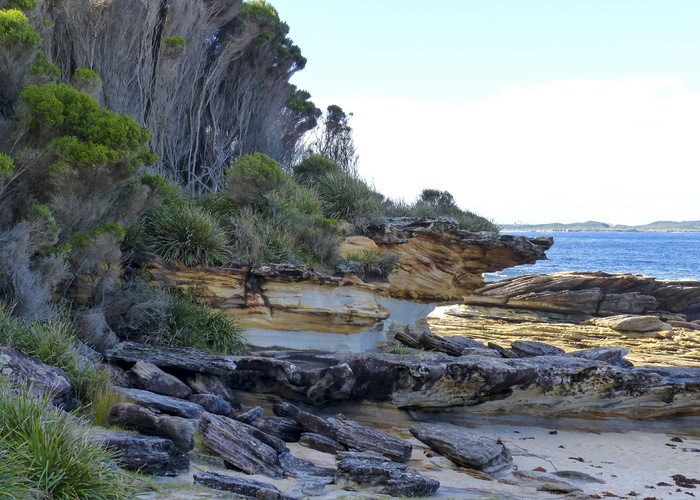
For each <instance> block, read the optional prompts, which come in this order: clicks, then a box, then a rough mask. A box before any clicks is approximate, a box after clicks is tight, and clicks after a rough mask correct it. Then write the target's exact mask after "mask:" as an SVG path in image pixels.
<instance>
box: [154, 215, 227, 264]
mask: <svg viewBox="0 0 700 500" xmlns="http://www.w3.org/2000/svg"><path fill="white" fill-rule="evenodd" d="M142 234H143V237H144V239H145V243H146V247H147V248H148V249H150V250H151V251H153V252H154V253H156V254H158V255H160V256H161V257H163V258H164V259H166V260H178V261H180V262H182V263H184V264H185V265H187V266H190V267H192V266H196V265H198V264H204V265H209V266H213V265H219V264H223V263H226V262H228V261H229V260H230V257H231V252H230V248H229V237H228V234H227V232H226V230H225V229H224V228H223V227H222V226H221V225H220V224H219V222H218V221H217V220H216V218H215V217H214V216H213V215H212V214H211V213H210V212H209V211H207V210H205V209H203V208H200V207H197V206H195V205H193V204H191V203H183V204H168V205H162V206H160V207H159V208H157V209H155V210H153V211H151V212H149V213H148V214H147V215H146V217H145V219H144V221H143V232H142Z"/></svg>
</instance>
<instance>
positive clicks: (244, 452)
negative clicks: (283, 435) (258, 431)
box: [199, 413, 284, 478]
mask: <svg viewBox="0 0 700 500" xmlns="http://www.w3.org/2000/svg"><path fill="white" fill-rule="evenodd" d="M243 425H244V424H242V423H240V422H237V421H235V420H233V419H230V418H228V417H223V416H221V415H212V414H211V413H204V414H203V415H202V419H201V421H200V424H199V430H200V433H201V435H202V439H203V440H204V444H205V445H206V446H207V447H208V448H209V449H211V450H212V451H213V452H214V453H216V454H217V455H219V456H220V457H221V458H223V459H224V460H225V461H226V462H228V463H229V464H230V465H231V466H233V467H235V468H236V469H239V470H241V471H243V472H245V473H247V474H263V475H265V476H269V477H274V478H281V477H282V475H283V472H284V471H283V470H282V467H281V466H280V463H279V459H278V458H277V452H276V451H275V450H274V449H272V448H271V447H269V446H268V445H266V444H264V443H263V442H261V441H260V440H259V439H256V438H254V437H252V436H251V435H250V434H248V433H247V432H246V430H245V429H244V428H243Z"/></svg>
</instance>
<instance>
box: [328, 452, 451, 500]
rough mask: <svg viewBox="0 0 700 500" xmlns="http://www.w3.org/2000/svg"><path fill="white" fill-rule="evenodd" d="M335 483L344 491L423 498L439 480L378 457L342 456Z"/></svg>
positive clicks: (434, 487)
mask: <svg viewBox="0 0 700 500" xmlns="http://www.w3.org/2000/svg"><path fill="white" fill-rule="evenodd" d="M337 469H338V470H337V472H336V474H335V484H337V485H338V486H340V487H341V488H343V489H346V490H353V491H371V492H376V493H379V494H381V495H389V496H392V497H426V496H430V495H433V494H434V493H435V492H436V491H437V490H438V488H439V487H440V483H439V481H436V480H435V479H431V478H428V477H426V476H423V475H421V474H419V473H418V472H417V471H416V470H415V469H412V468H410V467H407V466H406V465H405V464H400V463H396V462H392V461H389V460H382V459H379V458H373V457H365V456H361V455H359V456H356V457H346V458H343V459H342V460H340V461H339V462H338V464H337Z"/></svg>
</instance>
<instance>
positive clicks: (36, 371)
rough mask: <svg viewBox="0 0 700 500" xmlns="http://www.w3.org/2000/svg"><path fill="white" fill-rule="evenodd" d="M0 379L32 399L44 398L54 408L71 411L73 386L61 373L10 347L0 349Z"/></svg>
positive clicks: (59, 370)
mask: <svg viewBox="0 0 700 500" xmlns="http://www.w3.org/2000/svg"><path fill="white" fill-rule="evenodd" d="M0 376H2V378H4V379H5V380H9V382H10V384H11V385H13V386H15V387H17V388H19V387H24V388H26V390H28V391H29V392H30V393H31V394H32V395H34V396H36V397H47V398H48V399H49V401H50V402H51V404H53V405H55V406H61V407H66V408H69V409H72V408H73V402H72V399H71V394H72V390H73V387H72V386H71V383H70V382H69V380H68V377H67V376H66V374H65V372H64V371H63V370H61V369H60V368H56V367H55V366H49V365H47V364H44V363H42V362H41V361H39V360H38V359H37V358H35V357H33V356H28V355H26V354H24V353H23V352H20V351H18V350H16V349H13V348H11V347H0Z"/></svg>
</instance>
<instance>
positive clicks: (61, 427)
mask: <svg viewBox="0 0 700 500" xmlns="http://www.w3.org/2000/svg"><path fill="white" fill-rule="evenodd" d="M0 445H1V449H2V450H5V451H3V452H2V453H4V455H3V457H2V458H3V460H1V461H0V463H1V465H0V491H2V493H0V497H2V496H3V495H5V496H8V497H9V498H50V499H54V500H74V499H79V498H90V499H94V500H120V499H126V498H129V497H130V496H131V491H130V489H129V488H128V487H127V486H126V483H125V482H124V481H123V478H124V475H123V473H122V472H121V471H120V469H118V468H117V467H116V466H115V465H116V464H115V463H114V457H113V456H112V455H111V454H110V453H108V452H107V451H106V450H105V449H103V448H102V447H101V446H100V445H99V444H98V443H97V442H95V441H91V440H89V439H88V438H87V437H86V436H85V435H84V430H83V426H81V425H80V424H79V423H78V422H77V420H76V419H75V417H73V416H71V415H70V414H67V413H64V412H61V411H60V410H58V409H56V408H53V407H51V406H50V405H49V404H48V401H47V400H46V399H35V398H33V397H32V396H31V395H29V394H28V393H26V392H22V391H20V392H17V391H15V390H12V389H10V388H9V387H7V386H4V385H3V386H0ZM8 492H9V493H8Z"/></svg>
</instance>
